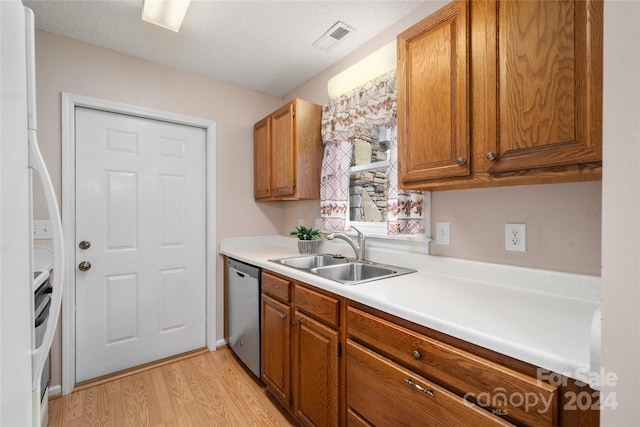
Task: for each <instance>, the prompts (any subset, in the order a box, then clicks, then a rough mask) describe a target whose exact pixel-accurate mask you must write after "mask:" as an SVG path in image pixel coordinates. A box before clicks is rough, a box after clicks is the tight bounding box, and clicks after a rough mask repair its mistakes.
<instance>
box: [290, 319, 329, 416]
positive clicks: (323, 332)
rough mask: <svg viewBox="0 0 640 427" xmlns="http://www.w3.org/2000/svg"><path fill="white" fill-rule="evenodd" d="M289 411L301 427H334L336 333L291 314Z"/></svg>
mask: <svg viewBox="0 0 640 427" xmlns="http://www.w3.org/2000/svg"><path fill="white" fill-rule="evenodd" d="M295 323H296V325H295V326H294V328H293V358H294V363H293V365H294V367H295V368H294V370H293V390H294V394H293V411H294V413H295V415H296V418H298V420H300V422H301V423H302V424H303V425H305V426H338V420H339V410H338V386H339V382H338V381H339V376H338V358H339V354H338V352H339V346H340V341H339V333H338V331H336V330H334V329H331V328H329V327H327V326H325V325H323V324H322V323H320V322H318V321H317V320H315V319H313V318H312V317H310V316H306V315H304V314H302V313H301V312H300V311H298V310H296V312H295Z"/></svg>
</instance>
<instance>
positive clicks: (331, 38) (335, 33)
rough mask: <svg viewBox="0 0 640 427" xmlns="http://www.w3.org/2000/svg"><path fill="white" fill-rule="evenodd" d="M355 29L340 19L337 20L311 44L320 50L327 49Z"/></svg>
mask: <svg viewBox="0 0 640 427" xmlns="http://www.w3.org/2000/svg"><path fill="white" fill-rule="evenodd" d="M353 31H355V28H353V27H350V26H349V25H347V24H345V23H344V22H342V21H338V22H336V23H335V24H333V27H331V28H329V29H328V30H327V32H326V33H324V34H323V35H322V36H320V38H319V39H318V40H316V41H315V42H313V46H315V47H317V48H318V49H322V50H329V49H330V48H331V47H332V46H333V45H334V44H336V43H338V42H339V41H340V40H342V39H344V38H345V37H346V36H347V35H348V34H349V33H351V32H353Z"/></svg>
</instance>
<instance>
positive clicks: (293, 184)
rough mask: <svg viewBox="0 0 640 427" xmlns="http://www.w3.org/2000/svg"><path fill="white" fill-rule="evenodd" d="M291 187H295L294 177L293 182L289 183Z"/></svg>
mask: <svg viewBox="0 0 640 427" xmlns="http://www.w3.org/2000/svg"><path fill="white" fill-rule="evenodd" d="M291 188H296V180H295V179H294V180H293V182H292V183H291Z"/></svg>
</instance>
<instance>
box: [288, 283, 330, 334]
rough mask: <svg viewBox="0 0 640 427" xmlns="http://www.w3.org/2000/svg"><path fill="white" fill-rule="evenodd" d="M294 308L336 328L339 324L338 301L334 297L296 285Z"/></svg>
mask: <svg viewBox="0 0 640 427" xmlns="http://www.w3.org/2000/svg"><path fill="white" fill-rule="evenodd" d="M296 309H298V310H300V311H302V312H304V313H307V314H308V315H310V316H312V317H315V318H316V319H317V320H319V321H321V322H324V323H326V324H327V325H329V326H333V327H335V328H337V327H338V325H339V324H340V311H339V310H340V302H339V301H338V300H337V299H336V298H332V297H329V296H326V295H324V294H321V293H319V292H315V291H312V290H311V289H308V288H305V287H303V286H298V285H296Z"/></svg>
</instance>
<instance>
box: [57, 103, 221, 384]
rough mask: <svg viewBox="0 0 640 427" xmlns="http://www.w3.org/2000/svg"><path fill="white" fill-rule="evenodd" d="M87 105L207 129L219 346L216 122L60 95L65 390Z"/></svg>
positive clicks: (208, 246) (210, 255)
mask: <svg viewBox="0 0 640 427" xmlns="http://www.w3.org/2000/svg"><path fill="white" fill-rule="evenodd" d="M76 107H87V108H92V109H95V110H102V111H107V112H112V113H120V114H127V115H129V116H135V117H141V118H146V119H154V120H161V121H165V122H170V123H176V124H181V125H187V126H193V127H197V128H202V129H204V130H205V132H206V136H205V150H206V166H205V167H206V174H205V177H206V178H205V179H206V184H205V185H206V197H207V200H206V213H205V215H206V228H207V230H206V237H205V239H206V242H205V251H206V254H205V257H206V295H207V297H206V298H207V301H206V323H207V324H206V343H207V347H208V348H209V350H211V351H213V350H215V349H216V313H215V311H216V259H217V258H216V257H215V256H214V255H215V254H216V223H215V219H214V218H215V217H216V216H215V214H216V181H215V166H216V122H215V121H213V120H206V119H200V118H196V117H189V116H183V115H180V114H174V113H168V112H165V111H159V110H153V109H150V108H143V107H137V106H134V105H128V104H121V103H118V102H111V101H105V100H102V99H98V98H90V97H87V96H82V95H75V94H72V93H66V92H63V93H62V229H63V230H64V235H65V250H64V254H63V255H64V260H65V277H63V281H64V284H65V290H64V294H63V296H62V394H69V393H71V392H72V391H73V388H74V386H75V379H76V369H75V365H76V328H75V293H76V283H75V275H76V266H75V245H76V236H75V211H76V209H75V200H76V192H75V163H76V159H75V152H76V149H75V148H76V135H75V128H76V126H75V109H76Z"/></svg>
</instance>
